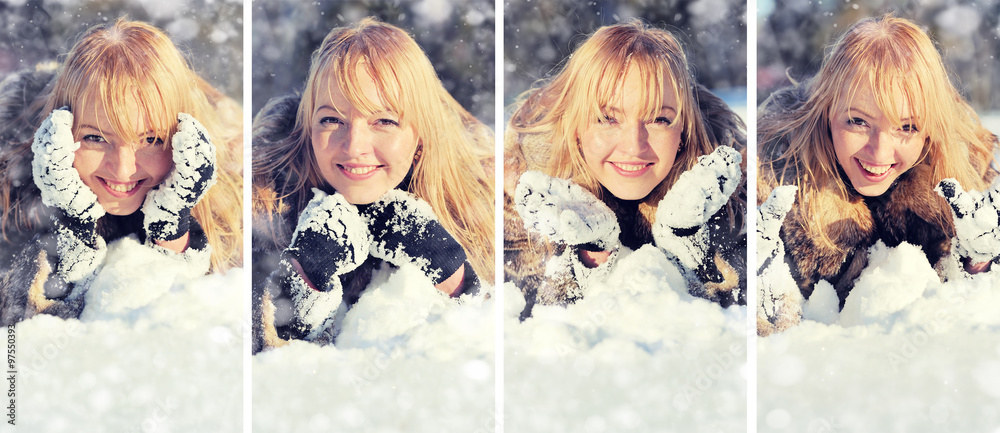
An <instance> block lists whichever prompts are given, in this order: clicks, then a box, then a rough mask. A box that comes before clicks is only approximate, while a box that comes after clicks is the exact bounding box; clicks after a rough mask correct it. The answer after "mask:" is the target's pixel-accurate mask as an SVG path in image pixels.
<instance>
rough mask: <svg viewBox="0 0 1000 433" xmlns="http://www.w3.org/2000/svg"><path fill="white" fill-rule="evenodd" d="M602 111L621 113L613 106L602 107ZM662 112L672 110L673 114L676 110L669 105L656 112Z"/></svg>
mask: <svg viewBox="0 0 1000 433" xmlns="http://www.w3.org/2000/svg"><path fill="white" fill-rule="evenodd" d="M604 110H606V111H613V112H617V113H622V112H623V111H622V109H621V108H618V107H615V106H610V107H604ZM663 110H673V111H674V112H675V113H676V112H677V109H676V108H674V107H671V106H669V105H664V106H662V107H660V109H659V110H658V111H663Z"/></svg>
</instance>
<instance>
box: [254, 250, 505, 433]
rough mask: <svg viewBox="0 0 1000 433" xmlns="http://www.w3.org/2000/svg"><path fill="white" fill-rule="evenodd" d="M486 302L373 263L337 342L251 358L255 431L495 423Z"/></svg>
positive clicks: (485, 426) (409, 270) (410, 271)
mask: <svg viewBox="0 0 1000 433" xmlns="http://www.w3.org/2000/svg"><path fill="white" fill-rule="evenodd" d="M485 291H489V288H486V289H485ZM493 304H494V303H493V301H492V299H484V297H483V296H475V297H473V296H468V295H463V296H462V297H461V298H460V300H459V301H455V300H451V299H448V298H447V297H445V296H444V295H443V294H442V293H440V292H439V291H437V290H436V289H435V288H434V286H433V285H432V283H431V281H430V280H429V279H428V278H427V276H425V275H424V273H423V272H421V271H420V270H419V269H418V268H417V267H416V266H415V265H412V264H405V265H403V266H402V267H400V268H399V269H397V270H395V271H390V270H388V269H383V270H380V271H377V272H376V273H375V275H374V276H373V280H372V283H371V284H370V285H369V288H368V289H367V290H366V291H365V292H364V293H363V294H362V296H361V298H360V299H359V300H358V302H357V303H356V304H355V305H354V307H353V308H352V309H351V310H350V311H348V312H347V314H346V315H345V316H344V318H343V321H342V325H341V331H340V334H339V335H338V337H337V340H336V343H335V345H333V346H319V345H316V344H312V343H307V342H304V341H292V342H291V343H290V344H289V345H287V346H285V347H280V348H277V349H272V350H269V351H266V352H262V353H260V354H258V355H257V356H255V357H254V358H253V426H254V429H255V431H257V430H259V431H267V432H299V431H337V432H396V431H406V432H434V433H437V432H443V431H448V432H450V431H454V432H460V431H461V432H466V431H467V432H474V431H484V432H487V431H493V430H494V429H493V425H494V422H495V416H496V414H495V412H494V390H495V387H494V376H493V358H494V353H493V352H494V350H493V348H494V316H493V314H492V311H493Z"/></svg>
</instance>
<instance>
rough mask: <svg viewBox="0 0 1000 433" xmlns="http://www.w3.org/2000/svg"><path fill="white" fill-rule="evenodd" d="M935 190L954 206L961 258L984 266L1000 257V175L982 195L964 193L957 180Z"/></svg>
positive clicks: (975, 192)
mask: <svg viewBox="0 0 1000 433" xmlns="http://www.w3.org/2000/svg"><path fill="white" fill-rule="evenodd" d="M934 190H935V191H937V193H938V194H940V195H941V197H944V198H945V200H947V201H948V204H949V205H951V214H952V216H953V217H954V219H955V237H956V238H957V239H956V246H957V250H958V251H957V252H958V254H959V255H960V256H961V257H968V258H969V259H971V260H972V262H973V263H984V262H990V261H992V260H993V259H995V258H996V257H997V256H998V255H1000V226H998V220H1000V208H998V206H1000V176H998V177H997V178H996V179H993V184H992V185H990V188H989V189H988V190H986V191H985V192H982V193H980V192H977V191H965V190H963V189H962V186H961V185H959V184H958V181H957V180H955V179H945V180H942V181H941V182H940V183H938V185H937V188H934Z"/></svg>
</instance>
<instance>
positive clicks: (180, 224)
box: [142, 113, 215, 241]
mask: <svg viewBox="0 0 1000 433" xmlns="http://www.w3.org/2000/svg"><path fill="white" fill-rule="evenodd" d="M177 122H178V123H177V132H176V133H174V136H173V138H172V139H171V146H172V147H173V159H174V168H173V170H172V171H171V172H170V175H168V176H167V178H166V179H164V180H163V182H162V183H160V184H159V185H157V186H156V187H155V188H153V189H151V190H149V192H148V193H146V199H145V201H143V203H142V213H143V215H144V218H145V219H144V220H143V226H144V227H145V230H146V235H147V236H146V237H147V239H151V240H153V239H155V240H163V241H172V240H175V239H178V238H180V237H181V236H184V234H185V233H187V232H188V229H189V228H190V225H191V222H190V219H191V208H193V207H194V205H196V204H197V203H198V201H199V200H201V198H202V196H204V195H205V192H206V191H208V189H209V188H210V187H211V186H212V185H213V184H214V183H215V145H214V144H212V140H211V139H210V138H209V137H208V132H207V131H205V127H203V126H201V123H199V122H198V120H196V119H195V118H194V117H191V115H189V114H186V113H180V114H178V115H177Z"/></svg>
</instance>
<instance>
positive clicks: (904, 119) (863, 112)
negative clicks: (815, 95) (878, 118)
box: [844, 107, 917, 122]
mask: <svg viewBox="0 0 1000 433" xmlns="http://www.w3.org/2000/svg"><path fill="white" fill-rule="evenodd" d="M852 111H856V112H858V113H860V114H861V115H863V116H865V117H868V118H874V117H875V116H872V115H871V114H868V113H867V112H866V111H865V110H862V109H860V108H855V107H847V108H846V109H845V110H844V113H847V114H850V112H852ZM915 120H917V117H913V116H910V117H903V118H901V119H899V121H900V122H912V121H915Z"/></svg>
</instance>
